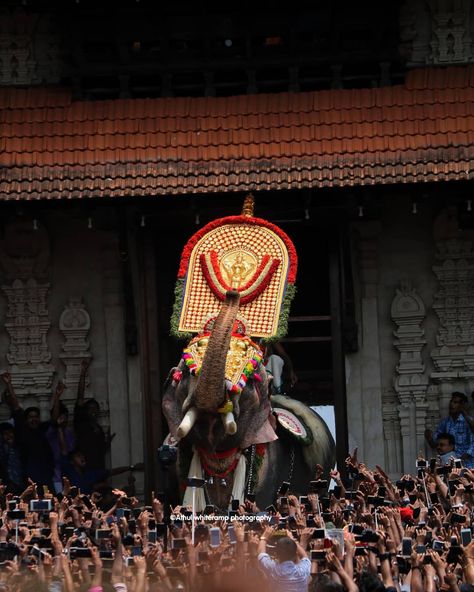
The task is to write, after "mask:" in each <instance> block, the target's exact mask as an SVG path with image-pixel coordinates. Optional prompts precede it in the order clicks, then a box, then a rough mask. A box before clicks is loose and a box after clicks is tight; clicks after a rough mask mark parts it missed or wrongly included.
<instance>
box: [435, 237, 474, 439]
mask: <svg viewBox="0 0 474 592" xmlns="http://www.w3.org/2000/svg"><path fill="white" fill-rule="evenodd" d="M433 271H434V273H435V274H436V277H437V278H438V281H439V289H438V291H437V293H436V294H435V297H434V303H433V310H434V311H435V312H436V314H437V316H438V319H439V326H438V332H437V335H436V346H435V347H434V348H433V349H432V350H431V358H432V360H433V364H434V371H433V372H432V373H431V381H432V383H434V384H435V385H436V387H437V388H436V390H437V395H438V419H439V417H440V416H444V415H446V414H447V408H448V403H449V399H450V397H451V393H452V392H453V391H455V390H457V391H461V392H466V393H467V394H468V395H469V393H470V392H471V390H472V387H473V384H474V355H473V354H474V346H473V344H474V292H473V290H472V286H473V285H474V251H473V248H472V243H471V242H470V241H466V240H460V239H457V238H448V239H447V240H441V241H439V242H438V243H437V253H436V264H435V265H434V266H433ZM430 401H431V402H430V408H431V414H430V418H431V421H432V422H433V423H432V424H431V425H430V426H429V427H430V428H433V427H435V424H436V421H435V417H436V416H435V413H434V411H435V408H436V395H435V392H434V389H433V390H432V392H431V397H430Z"/></svg>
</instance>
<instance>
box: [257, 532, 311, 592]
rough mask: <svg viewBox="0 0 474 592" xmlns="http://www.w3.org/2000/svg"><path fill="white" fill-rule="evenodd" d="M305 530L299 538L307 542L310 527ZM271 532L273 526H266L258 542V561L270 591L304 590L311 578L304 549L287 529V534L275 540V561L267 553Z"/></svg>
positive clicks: (292, 591) (299, 591) (309, 562)
mask: <svg viewBox="0 0 474 592" xmlns="http://www.w3.org/2000/svg"><path fill="white" fill-rule="evenodd" d="M306 530H307V531H308V532H305V531H306ZM305 531H303V533H302V535H301V539H302V542H303V540H304V541H306V544H307V542H308V539H309V537H310V536H311V532H310V531H311V529H305ZM273 533H274V528H272V527H269V526H267V527H266V528H265V530H264V532H263V534H262V535H261V537H260V541H259V544H258V562H259V564H260V567H261V569H262V570H263V572H264V573H265V575H266V576H267V578H268V579H269V581H270V587H271V589H272V592H306V590H307V589H308V583H309V580H310V578H311V561H310V560H309V558H308V554H307V553H306V549H305V548H304V546H303V545H302V544H300V543H298V542H297V541H295V540H294V538H293V537H292V535H291V533H289V531H288V534H289V536H284V537H279V538H278V541H277V542H276V545H275V557H276V561H275V560H273V559H271V557H270V555H268V553H267V542H268V539H269V538H270V537H271V536H272V535H273ZM304 535H305V536H304Z"/></svg>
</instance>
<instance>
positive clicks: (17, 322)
mask: <svg viewBox="0 0 474 592" xmlns="http://www.w3.org/2000/svg"><path fill="white" fill-rule="evenodd" d="M48 264H49V239H48V235H47V233H46V230H45V229H44V227H42V226H41V225H39V224H38V223H36V225H35V227H34V225H33V221H32V220H31V219H26V218H17V219H16V220H14V221H13V222H11V223H9V224H8V225H7V227H6V229H5V238H4V240H3V241H2V242H1V244H0V265H1V268H2V272H3V285H2V290H3V292H4V294H5V296H6V298H7V312H6V321H5V329H6V331H7V333H8V335H9V336H10V347H9V350H8V353H7V361H8V364H9V365H10V371H11V375H12V384H13V387H14V388H15V391H16V393H17V395H18V397H19V398H20V400H22V399H26V404H35V405H38V406H39V407H40V409H41V413H42V416H43V418H45V419H46V418H48V417H49V401H50V399H51V386H52V380H53V374H54V366H53V364H51V352H50V351H49V347H48V343H47V339H46V337H47V333H48V331H49V328H50V325H51V323H50V320H49V311H48V291H49V288H50V283H49V281H48V278H47V272H48Z"/></svg>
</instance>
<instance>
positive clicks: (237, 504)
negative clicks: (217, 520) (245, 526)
mask: <svg viewBox="0 0 474 592" xmlns="http://www.w3.org/2000/svg"><path fill="white" fill-rule="evenodd" d="M239 507H240V500H238V499H233V500H232V502H231V504H230V508H231V510H234V512H236V511H237V510H238V509H239Z"/></svg>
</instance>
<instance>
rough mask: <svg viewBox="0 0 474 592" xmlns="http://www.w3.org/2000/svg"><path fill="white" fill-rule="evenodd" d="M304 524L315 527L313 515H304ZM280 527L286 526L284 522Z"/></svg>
mask: <svg viewBox="0 0 474 592" xmlns="http://www.w3.org/2000/svg"><path fill="white" fill-rule="evenodd" d="M306 526H307V527H308V528H316V521H315V520H314V516H311V515H309V516H306ZM282 528H286V524H285V523H284V525H283V527H282Z"/></svg>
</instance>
